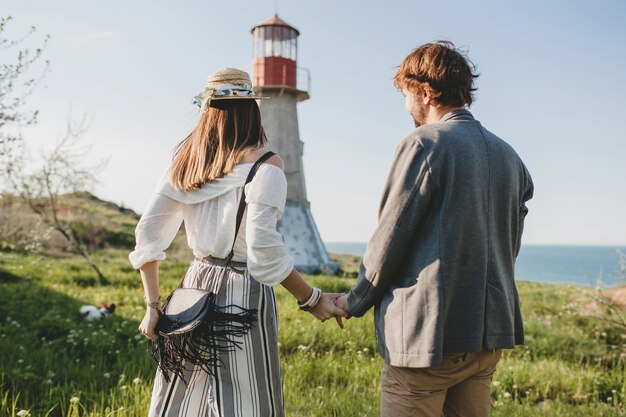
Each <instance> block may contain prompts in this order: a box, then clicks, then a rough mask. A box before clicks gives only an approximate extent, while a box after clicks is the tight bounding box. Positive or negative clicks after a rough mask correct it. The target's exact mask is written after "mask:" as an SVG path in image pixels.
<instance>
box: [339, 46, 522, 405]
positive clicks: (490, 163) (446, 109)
mask: <svg viewBox="0 0 626 417" xmlns="http://www.w3.org/2000/svg"><path fill="white" fill-rule="evenodd" d="M476 77H477V75H476V74H474V73H473V66H472V64H471V63H470V62H469V61H468V60H467V59H466V58H465V57H464V56H463V55H462V54H461V53H459V51H458V50H457V49H456V48H455V46H454V45H453V44H452V43H450V42H437V43H429V44H425V45H422V46H420V47H418V48H417V49H415V50H414V51H413V52H411V54H409V55H408V56H407V57H406V58H405V59H404V61H403V62H402V65H401V66H400V68H399V69H398V72H397V73H396V75H395V77H394V83H395V85H396V87H397V88H398V89H400V90H402V93H403V94H404V95H405V96H406V109H407V111H408V112H409V113H410V114H411V115H412V116H413V119H414V120H415V126H416V127H417V129H415V130H414V131H413V132H412V133H411V134H410V135H409V136H408V137H406V138H405V139H404V140H403V141H402V142H400V144H399V146H398V148H397V151H396V155H395V159H394V161H393V164H392V168H391V172H390V173H389V177H388V179H387V183H386V185H385V189H384V191H383V196H382V201H381V204H380V211H379V224H378V227H377V229H376V231H375V232H374V235H373V236H372V238H371V240H370V241H369V244H368V246H367V250H366V252H365V255H364V256H363V261H362V264H361V268H360V273H359V277H358V279H357V282H356V284H355V285H354V287H352V289H351V291H350V292H349V294H347V295H345V296H343V297H340V298H338V299H337V300H336V304H337V305H338V306H339V307H341V308H343V309H344V310H347V311H349V313H350V314H351V315H352V316H356V317H360V316H362V315H363V314H365V312H367V311H368V310H369V309H370V308H371V307H374V308H375V313H374V314H375V326H376V338H377V342H378V350H379V352H380V354H381V355H382V356H383V358H384V360H385V365H384V367H383V370H382V376H381V386H382V388H381V403H380V410H381V416H393V417H402V416H433V417H439V416H441V415H442V412H444V413H445V416H446V417H449V416H487V415H488V414H489V409H490V405H491V401H490V385H491V380H492V376H493V373H494V372H495V369H496V364H497V362H498V360H499V359H500V354H501V349H504V348H514V347H515V345H517V344H522V343H523V342H524V330H523V324H522V317H521V313H520V306H519V298H518V294H517V289H516V287H515V281H514V279H513V278H514V264H515V258H516V257H517V254H518V252H519V249H520V240H521V237H522V229H523V221H524V217H525V215H526V213H527V212H528V210H527V208H526V205H525V202H526V201H528V200H529V199H530V198H531V197H532V194H533V183H532V181H531V178H530V175H529V173H528V171H527V170H526V167H525V166H524V164H523V163H522V161H521V160H520V158H519V156H518V155H517V154H516V153H515V151H514V150H513V148H511V146H509V145H508V144H507V143H506V142H504V141H503V140H502V139H500V138H498V137H497V136H496V135H494V134H493V133H491V132H489V131H488V130H486V129H485V128H484V127H483V126H482V125H481V124H480V123H479V122H478V121H477V120H475V119H474V117H473V116H472V114H471V113H470V112H469V111H468V110H467V109H466V107H469V106H470V105H471V104H472V100H473V92H474V91H475V88H474V87H473V84H474V79H475V78H476Z"/></svg>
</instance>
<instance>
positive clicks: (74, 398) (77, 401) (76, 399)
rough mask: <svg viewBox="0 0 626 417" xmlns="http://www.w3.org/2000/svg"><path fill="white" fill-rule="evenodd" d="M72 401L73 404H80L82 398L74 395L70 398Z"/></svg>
mask: <svg viewBox="0 0 626 417" xmlns="http://www.w3.org/2000/svg"><path fill="white" fill-rule="evenodd" d="M70 402H71V403H72V404H78V403H79V402H80V398H79V397H72V398H70Z"/></svg>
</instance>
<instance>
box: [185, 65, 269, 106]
mask: <svg viewBox="0 0 626 417" xmlns="http://www.w3.org/2000/svg"><path fill="white" fill-rule="evenodd" d="M261 98H269V97H258V96H256V95H255V94H254V91H252V81H250V76H249V75H248V73H247V72H245V71H241V70H238V69H236V68H222V69H221V70H217V71H215V72H214V73H212V74H210V75H209V77H208V79H207V85H206V87H204V90H202V92H200V94H198V95H197V96H195V97H194V98H193V102H194V104H196V105H198V106H199V107H200V109H202V110H206V109H207V108H208V107H209V106H210V105H211V102H212V101H215V100H232V99H247V100H250V99H253V100H256V99H261Z"/></svg>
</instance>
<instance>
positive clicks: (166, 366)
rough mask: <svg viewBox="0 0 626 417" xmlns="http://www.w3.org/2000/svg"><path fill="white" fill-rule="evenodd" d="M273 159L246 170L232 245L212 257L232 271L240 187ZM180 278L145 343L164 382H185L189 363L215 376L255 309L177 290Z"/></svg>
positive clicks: (242, 203)
mask: <svg viewBox="0 0 626 417" xmlns="http://www.w3.org/2000/svg"><path fill="white" fill-rule="evenodd" d="M273 155H274V153H273V152H267V153H265V154H264V155H263V156H262V157H260V158H259V159H258V160H257V161H256V162H255V164H254V165H253V166H252V168H251V169H250V173H249V174H248V177H247V178H246V182H245V184H244V188H243V190H242V193H241V200H240V201H239V209H238V211H237V221H236V226H235V239H234V240H233V245H232V247H231V250H230V253H229V254H228V256H227V257H226V258H225V259H218V261H222V262H224V264H225V266H226V267H227V268H231V269H233V270H235V271H237V272H240V271H238V270H237V269H236V268H234V267H233V265H232V258H233V254H234V248H235V240H236V239H237V234H238V233H239V226H240V224H241V220H242V218H243V213H244V210H245V208H246V197H245V185H246V184H248V183H249V182H250V181H252V178H254V175H255V174H256V172H257V170H258V168H259V166H260V165H261V164H262V163H263V162H265V161H266V160H267V159H268V158H270V157H271V156H273ZM184 279H185V278H184V277H183V279H182V280H181V281H180V283H179V284H178V287H177V288H176V289H175V290H174V291H172V293H171V294H170V295H169V296H168V297H167V299H166V300H165V302H164V303H163V306H162V307H161V308H160V310H159V322H158V323H157V325H156V328H155V331H156V333H157V336H158V337H157V339H156V340H154V341H152V342H151V346H150V354H151V355H152V357H153V358H154V360H155V361H156V362H157V364H158V366H159V368H160V369H161V371H162V372H163V375H164V377H165V380H166V381H168V382H170V373H172V374H174V375H175V376H178V377H180V378H181V379H182V380H183V382H185V384H187V382H186V381H185V379H184V377H183V371H184V370H185V369H188V370H190V369H192V368H190V367H188V366H189V365H191V366H198V367H200V369H202V370H204V371H205V372H207V373H209V374H211V375H214V376H215V368H216V367H217V366H219V365H221V363H222V359H221V354H223V353H226V352H230V351H233V350H235V349H240V348H241V343H240V342H238V341H237V340H236V339H237V338H241V337H242V336H243V335H245V334H246V333H247V332H248V331H249V330H250V329H252V328H253V327H254V325H255V323H256V321H257V310H256V309H244V308H242V307H239V306H236V305H228V306H218V305H217V304H216V296H217V295H216V294H214V293H212V292H210V291H206V290H202V289H198V288H182V285H183V280H184Z"/></svg>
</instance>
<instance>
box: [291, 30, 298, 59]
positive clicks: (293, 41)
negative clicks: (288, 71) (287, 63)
mask: <svg viewBox="0 0 626 417" xmlns="http://www.w3.org/2000/svg"><path fill="white" fill-rule="evenodd" d="M290 42H291V48H290V50H291V59H293V60H294V61H295V60H296V59H297V58H296V51H297V44H296V37H295V36H294V37H293V38H291V40H290Z"/></svg>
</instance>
